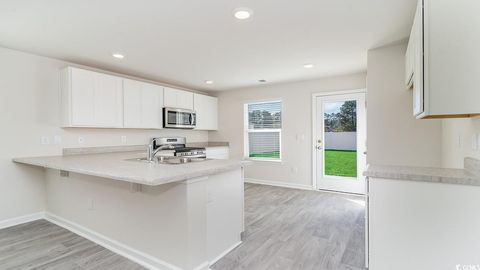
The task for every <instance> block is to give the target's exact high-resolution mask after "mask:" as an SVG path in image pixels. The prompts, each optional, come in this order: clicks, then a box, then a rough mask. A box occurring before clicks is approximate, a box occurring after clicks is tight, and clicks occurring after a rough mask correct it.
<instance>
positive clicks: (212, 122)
mask: <svg viewBox="0 0 480 270" xmlns="http://www.w3.org/2000/svg"><path fill="white" fill-rule="evenodd" d="M193 101H194V110H195V112H196V113H197V127H196V129H199V130H217V129H218V100H217V98H216V97H210V96H206V95H201V94H194V95H193Z"/></svg>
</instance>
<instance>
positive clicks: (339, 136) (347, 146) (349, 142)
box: [324, 132, 357, 150]
mask: <svg viewBox="0 0 480 270" xmlns="http://www.w3.org/2000/svg"><path fill="white" fill-rule="evenodd" d="M324 143H325V149H335V150H357V132H325V141H324Z"/></svg>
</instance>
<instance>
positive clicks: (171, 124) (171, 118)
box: [163, 108, 196, 129]
mask: <svg viewBox="0 0 480 270" xmlns="http://www.w3.org/2000/svg"><path fill="white" fill-rule="evenodd" d="M163 115H164V119H163V127H165V128H183V129H193V128H195V125H196V114H195V111H191V110H183V109H175V108H163Z"/></svg>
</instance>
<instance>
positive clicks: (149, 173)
mask: <svg viewBox="0 0 480 270" xmlns="http://www.w3.org/2000/svg"><path fill="white" fill-rule="evenodd" d="M142 157H145V152H143V151H142V152H116V153H102V154H83V155H69V156H48V157H27V158H14V159H13V161H14V162H16V163H21V164H27V165H33V166H39V167H44V168H50V169H56V170H62V171H68V172H73V173H79V174H85V175H92V176H97V177H103V178H109V179H114V180H120V181H126V182H131V183H136V184H142V185H149V186H157V185H162V184H167V183H172V182H178V181H184V180H188V179H192V178H198V177H203V176H208V175H212V174H218V173H222V172H226V171H230V170H234V169H238V168H241V167H242V166H243V163H242V161H241V160H206V161H202V162H192V163H186V164H179V165H169V164H151V163H148V162H140V161H133V160H131V159H135V158H142Z"/></svg>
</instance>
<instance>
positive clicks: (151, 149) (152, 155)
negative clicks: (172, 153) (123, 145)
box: [147, 138, 174, 162]
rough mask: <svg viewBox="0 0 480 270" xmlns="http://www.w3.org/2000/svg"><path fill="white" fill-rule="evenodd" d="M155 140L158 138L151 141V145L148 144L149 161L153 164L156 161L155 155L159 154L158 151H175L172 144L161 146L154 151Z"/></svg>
mask: <svg viewBox="0 0 480 270" xmlns="http://www.w3.org/2000/svg"><path fill="white" fill-rule="evenodd" d="M155 139H156V138H152V139H150V143H149V144H148V148H147V161H149V162H153V160H154V159H155V155H156V154H157V153H158V151H161V150H168V149H174V147H173V145H170V144H165V145H161V146H159V147H158V148H157V149H154V143H155Z"/></svg>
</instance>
